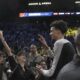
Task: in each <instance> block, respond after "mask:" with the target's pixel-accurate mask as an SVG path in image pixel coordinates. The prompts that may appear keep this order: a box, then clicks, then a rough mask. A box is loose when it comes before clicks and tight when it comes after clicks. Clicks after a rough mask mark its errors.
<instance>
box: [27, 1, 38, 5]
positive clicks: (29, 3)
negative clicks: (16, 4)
mask: <svg viewBox="0 0 80 80" xmlns="http://www.w3.org/2000/svg"><path fill="white" fill-rule="evenodd" d="M28 5H29V6H32V5H38V3H37V2H36V3H29V4H28Z"/></svg>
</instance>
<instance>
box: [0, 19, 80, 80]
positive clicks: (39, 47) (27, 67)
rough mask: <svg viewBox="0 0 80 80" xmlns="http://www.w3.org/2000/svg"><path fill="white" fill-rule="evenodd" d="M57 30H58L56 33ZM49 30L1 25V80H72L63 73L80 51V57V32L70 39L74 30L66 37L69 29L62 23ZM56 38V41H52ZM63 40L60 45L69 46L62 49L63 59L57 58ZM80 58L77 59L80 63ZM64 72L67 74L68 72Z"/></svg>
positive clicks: (45, 28)
mask: <svg viewBox="0 0 80 80" xmlns="http://www.w3.org/2000/svg"><path fill="white" fill-rule="evenodd" d="M54 26H55V29H53V27H54ZM56 26H57V28H56ZM61 26H62V27H64V29H62V27H61ZM49 29H50V27H49V26H48V25H47V24H45V23H44V24H33V23H32V24H31V23H30V24H21V23H5V24H4V23H0V30H1V31H0V80H72V79H66V78H65V77H64V78H63V76H62V75H63V73H62V72H60V70H61V69H62V67H63V66H64V65H65V64H67V63H68V62H70V61H71V60H73V58H74V59H75V56H74V57H73V55H74V54H76V53H77V51H78V53H79V49H78V48H77V50H76V44H75V36H77V35H78V34H77V31H78V29H76V31H75V35H71V36H70V35H67V33H69V32H70V31H71V29H69V30H68V32H67V33H66V35H65V32H66V27H65V22H64V21H62V20H61V21H55V22H53V23H52V25H51V30H49ZM52 32H54V33H52ZM78 32H79V31H78ZM49 33H50V34H49ZM53 34H54V35H53ZM73 34H74V33H73ZM50 35H51V37H50ZM64 35H65V36H64ZM56 36H57V37H56ZM53 37H54V40H52V38H53ZM63 37H65V38H66V40H65V39H63ZM79 37H80V35H79ZM59 39H61V42H60V43H62V42H63V43H64V44H65V46H64V45H62V47H63V48H62V49H61V50H62V52H61V53H60V54H61V56H59V57H60V58H59V57H57V56H56V54H58V53H59V52H60V51H59V52H57V51H58V50H59V49H60V48H61V46H60V45H61V44H60V43H59V41H58V40H59ZM67 39H68V40H69V41H68V40H67ZM76 39H77V37H76ZM57 41H58V42H57ZM78 41H79V40H78ZM76 43H77V40H76ZM56 45H57V46H56ZM9 46H10V47H9ZM53 47H54V48H53ZM73 48H74V49H73ZM69 53H70V54H69ZM79 55H80V54H79ZM79 55H77V57H78V61H79V57H80V56H79ZM64 58H65V59H66V60H64ZM53 65H56V66H53ZM55 67H56V69H55ZM50 68H51V69H50ZM49 69H50V70H49ZM54 69H55V72H54ZM67 69H68V68H67ZM47 70H49V72H50V73H48V71H47ZM62 71H63V72H64V70H62ZM59 72H60V73H59ZM65 72H66V69H65ZM65 72H64V73H65ZM49 74H50V76H49ZM58 74H59V76H58ZM47 75H48V76H47ZM52 75H53V76H55V77H52ZM57 76H58V78H57ZM65 76H66V74H65ZM78 78H79V77H78ZM79 79H80V78H79ZM79 79H74V80H79Z"/></svg>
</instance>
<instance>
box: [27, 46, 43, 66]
mask: <svg viewBox="0 0 80 80" xmlns="http://www.w3.org/2000/svg"><path fill="white" fill-rule="evenodd" d="M27 59H28V60H27V61H28V65H29V66H31V67H35V66H36V63H39V62H40V61H41V59H42V57H41V55H40V54H39V53H38V51H37V46H36V45H34V44H32V45H31V46H30V53H29V55H28V56H27Z"/></svg>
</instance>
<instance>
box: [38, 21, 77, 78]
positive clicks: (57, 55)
mask: <svg viewBox="0 0 80 80" xmlns="http://www.w3.org/2000/svg"><path fill="white" fill-rule="evenodd" d="M67 29H68V27H67V23H66V22H65V21H63V20H58V21H54V22H52V24H51V29H50V36H51V38H52V39H54V40H55V41H56V42H55V43H54V53H53V55H54V59H53V63H52V66H51V68H50V69H49V70H45V69H43V68H42V67H41V66H37V69H38V70H39V71H40V73H42V74H43V75H44V76H46V77H52V79H56V77H57V75H58V73H59V71H60V70H61V68H62V67H63V66H64V65H65V64H67V63H68V62H70V61H71V60H72V58H73V55H74V53H75V50H74V48H73V46H72V44H71V43H70V42H69V41H68V40H66V39H64V36H65V33H66V31H67ZM39 36H40V38H39V41H40V42H41V43H42V44H43V46H44V47H45V48H46V49H47V50H49V51H50V47H49V46H48V44H47V42H46V40H45V38H44V37H43V36H42V35H39Z"/></svg>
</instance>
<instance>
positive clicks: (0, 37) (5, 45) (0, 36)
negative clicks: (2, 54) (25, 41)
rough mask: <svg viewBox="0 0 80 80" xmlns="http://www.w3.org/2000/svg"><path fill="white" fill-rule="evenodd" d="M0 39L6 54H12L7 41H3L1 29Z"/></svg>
mask: <svg viewBox="0 0 80 80" xmlns="http://www.w3.org/2000/svg"><path fill="white" fill-rule="evenodd" d="M0 39H1V41H2V44H3V45H4V47H5V49H6V52H7V54H8V56H12V52H11V49H10V47H9V46H8V44H7V42H6V41H5V39H4V37H3V31H0Z"/></svg>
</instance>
